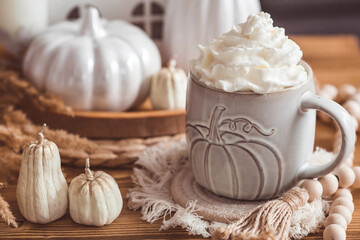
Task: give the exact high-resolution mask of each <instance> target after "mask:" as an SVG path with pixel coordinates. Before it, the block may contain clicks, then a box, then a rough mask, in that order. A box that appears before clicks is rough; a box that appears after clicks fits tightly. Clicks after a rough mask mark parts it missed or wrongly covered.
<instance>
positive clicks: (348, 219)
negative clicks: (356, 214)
mask: <svg viewBox="0 0 360 240" xmlns="http://www.w3.org/2000/svg"><path fill="white" fill-rule="evenodd" d="M334 213H338V214H340V215H341V216H343V217H344V218H345V220H346V222H347V224H350V223H351V219H352V213H351V212H350V210H349V209H348V208H347V207H345V206H341V205H337V206H335V207H332V208H331V209H330V213H329V214H330V215H331V214H334Z"/></svg>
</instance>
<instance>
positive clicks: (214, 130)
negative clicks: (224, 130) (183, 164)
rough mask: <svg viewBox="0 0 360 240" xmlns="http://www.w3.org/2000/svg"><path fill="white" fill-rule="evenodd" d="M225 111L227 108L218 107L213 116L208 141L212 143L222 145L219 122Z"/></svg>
mask: <svg viewBox="0 0 360 240" xmlns="http://www.w3.org/2000/svg"><path fill="white" fill-rule="evenodd" d="M225 110H226V108H225V107H222V106H217V107H216V108H215V110H214V112H213V114H212V116H211V121H210V132H209V135H208V136H207V139H208V141H209V142H211V143H215V144H220V143H221V141H222V140H221V138H220V133H219V122H220V117H221V115H222V113H223V112H224V111H225Z"/></svg>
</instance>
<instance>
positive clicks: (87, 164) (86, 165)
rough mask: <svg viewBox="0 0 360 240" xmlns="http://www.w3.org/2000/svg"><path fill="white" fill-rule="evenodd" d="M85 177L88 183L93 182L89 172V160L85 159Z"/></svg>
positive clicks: (91, 174)
mask: <svg viewBox="0 0 360 240" xmlns="http://www.w3.org/2000/svg"><path fill="white" fill-rule="evenodd" d="M85 175H86V178H87V180H88V181H91V180H94V175H93V173H92V172H91V170H90V159H89V158H86V159H85Z"/></svg>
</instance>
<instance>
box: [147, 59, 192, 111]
mask: <svg viewBox="0 0 360 240" xmlns="http://www.w3.org/2000/svg"><path fill="white" fill-rule="evenodd" d="M175 66H176V61H175V60H171V61H170V62H169V65H168V67H167V68H162V69H161V70H160V71H159V72H158V73H157V74H155V75H154V77H153V79H152V83H151V92H150V100H151V103H152V105H153V107H154V109H169V110H173V109H185V102H186V87H187V77H186V74H185V72H184V71H183V70H182V69H180V68H176V67H175Z"/></svg>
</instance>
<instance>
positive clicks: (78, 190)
mask: <svg viewBox="0 0 360 240" xmlns="http://www.w3.org/2000/svg"><path fill="white" fill-rule="evenodd" d="M85 161H86V162H85V173H82V174H80V175H79V176H77V177H75V178H74V179H73V180H72V181H71V184H70V187H69V201H70V215H71V218H72V219H73V220H74V222H76V223H79V224H84V225H94V226H103V225H107V224H110V223H112V222H113V221H114V220H115V219H116V218H117V217H118V216H119V215H120V212H121V209H122V206H123V200H122V197H121V193H120V189H119V186H118V185H117V183H116V181H115V179H114V178H113V177H112V176H110V175H109V174H107V173H105V172H103V171H96V172H93V171H91V170H90V160H89V158H87V159H86V160H85Z"/></svg>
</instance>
